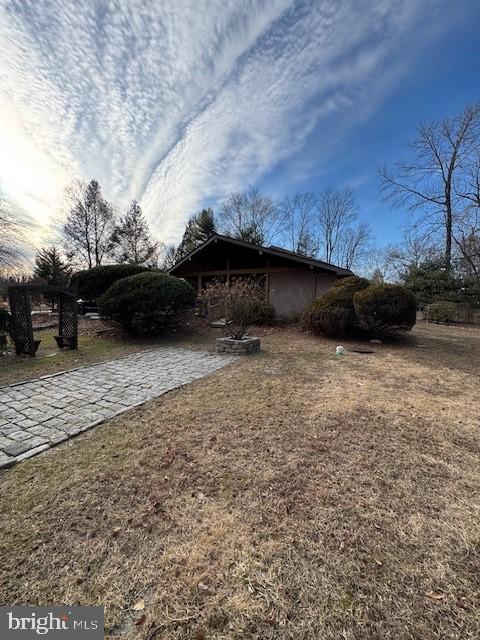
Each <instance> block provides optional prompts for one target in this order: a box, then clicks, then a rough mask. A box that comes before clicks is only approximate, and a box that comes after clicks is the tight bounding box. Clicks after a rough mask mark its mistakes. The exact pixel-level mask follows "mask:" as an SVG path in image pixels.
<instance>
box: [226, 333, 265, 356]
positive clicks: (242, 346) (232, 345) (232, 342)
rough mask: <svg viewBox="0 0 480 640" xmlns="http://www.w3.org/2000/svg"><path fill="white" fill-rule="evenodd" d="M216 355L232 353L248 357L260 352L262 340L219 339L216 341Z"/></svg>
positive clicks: (248, 338) (249, 338)
mask: <svg viewBox="0 0 480 640" xmlns="http://www.w3.org/2000/svg"><path fill="white" fill-rule="evenodd" d="M215 351H216V353H231V354H233V355H237V356H246V355H250V354H251V353H258V352H259V351H260V338H253V337H252V336H243V338H241V339H240V340H236V339H235V338H217V339H216V340H215Z"/></svg>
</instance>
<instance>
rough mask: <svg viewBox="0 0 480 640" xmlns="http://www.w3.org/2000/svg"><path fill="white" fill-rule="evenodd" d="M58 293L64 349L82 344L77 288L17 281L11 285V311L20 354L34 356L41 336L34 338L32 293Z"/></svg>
mask: <svg viewBox="0 0 480 640" xmlns="http://www.w3.org/2000/svg"><path fill="white" fill-rule="evenodd" d="M44 293H46V294H49V295H55V296H58V311H59V315H58V334H59V335H58V336H55V340H56V341H57V345H58V346H59V348H60V349H63V348H64V347H69V348H70V349H77V347H78V316H77V292H76V290H75V289H69V288H67V287H58V286H53V285H48V286H47V285H46V286H42V285H28V284H27V285H15V286H13V287H9V288H8V299H9V303H10V313H11V316H12V320H11V324H12V338H13V342H14V344H15V351H16V353H17V354H21V353H26V354H28V355H30V356H34V355H35V353H36V351H37V349H38V345H39V344H40V342H41V341H40V340H34V338H33V327H32V312H31V308H30V296H31V295H32V294H44Z"/></svg>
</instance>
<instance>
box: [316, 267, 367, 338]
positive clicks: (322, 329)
mask: <svg viewBox="0 0 480 640" xmlns="http://www.w3.org/2000/svg"><path fill="white" fill-rule="evenodd" d="M369 284H370V283H369V281H368V280H367V279H366V278H359V277H357V276H350V277H348V278H343V279H342V280H338V281H337V282H336V283H335V286H333V287H332V288H331V289H330V290H329V291H327V292H326V293H324V294H323V296H320V297H319V298H315V299H314V300H313V301H312V302H311V303H310V305H309V306H308V307H307V309H306V311H305V313H304V316H303V321H304V325H305V327H306V328H307V329H310V330H311V331H314V332H316V333H322V334H324V335H326V336H330V337H335V338H342V337H344V336H350V335H353V334H355V332H356V331H358V329H359V326H358V321H357V317H356V315H355V308H354V306H353V296H354V295H355V293H356V292H357V291H361V290H362V289H365V288H366V287H368V286H369Z"/></svg>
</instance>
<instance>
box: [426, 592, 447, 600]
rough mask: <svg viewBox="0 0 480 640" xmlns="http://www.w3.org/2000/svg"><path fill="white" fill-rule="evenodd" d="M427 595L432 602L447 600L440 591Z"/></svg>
mask: <svg viewBox="0 0 480 640" xmlns="http://www.w3.org/2000/svg"><path fill="white" fill-rule="evenodd" d="M425 595H426V596H427V598H431V599H432V600H443V599H444V598H445V594H444V593H440V592H439V591H427V593H426V594H425Z"/></svg>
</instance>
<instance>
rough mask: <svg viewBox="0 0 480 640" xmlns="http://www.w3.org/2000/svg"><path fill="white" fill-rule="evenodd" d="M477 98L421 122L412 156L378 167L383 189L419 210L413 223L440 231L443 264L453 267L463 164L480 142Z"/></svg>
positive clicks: (387, 195) (391, 197)
mask: <svg viewBox="0 0 480 640" xmlns="http://www.w3.org/2000/svg"><path fill="white" fill-rule="evenodd" d="M479 129H480V103H477V104H473V105H470V106H467V107H466V108H465V109H464V111H463V112H462V113H461V114H459V115H458V116H455V117H454V118H446V119H445V120H442V121H441V122H432V123H429V124H426V123H422V124H420V126H419V127H418V131H417V137H416V139H415V140H413V141H412V142H411V143H410V147H411V149H412V153H413V158H412V160H411V161H410V162H400V163H397V165H396V170H395V171H394V172H390V171H388V170H387V169H386V168H384V169H382V170H381V171H380V175H381V178H382V192H383V195H384V197H385V198H386V199H388V200H390V201H392V202H393V203H394V204H395V205H396V206H406V207H408V208H409V209H410V210H411V211H414V212H416V213H417V214H418V220H417V221H418V223H419V225H420V226H421V227H422V228H423V229H425V230H426V231H427V232H428V233H429V234H430V235H432V236H435V235H436V234H438V233H439V232H441V233H443V235H444V255H445V267H446V269H447V272H450V270H451V266H452V240H453V227H454V217H455V211H456V204H457V199H458V195H457V191H458V190H461V189H462V187H463V184H464V169H465V167H466V166H467V165H468V164H469V162H470V159H471V157H472V155H473V154H475V152H476V151H477V150H478V147H479V143H480V140H479Z"/></svg>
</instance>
